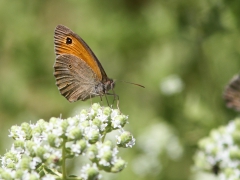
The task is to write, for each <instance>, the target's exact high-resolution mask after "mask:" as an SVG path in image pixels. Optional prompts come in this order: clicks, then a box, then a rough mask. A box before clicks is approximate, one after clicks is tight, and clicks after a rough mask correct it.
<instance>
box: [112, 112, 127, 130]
mask: <svg viewBox="0 0 240 180" xmlns="http://www.w3.org/2000/svg"><path fill="white" fill-rule="evenodd" d="M127 119H128V117H127V116H124V115H118V116H116V117H115V118H114V119H113V120H112V127H113V128H114V129H119V128H123V127H124V125H125V124H126V123H127Z"/></svg>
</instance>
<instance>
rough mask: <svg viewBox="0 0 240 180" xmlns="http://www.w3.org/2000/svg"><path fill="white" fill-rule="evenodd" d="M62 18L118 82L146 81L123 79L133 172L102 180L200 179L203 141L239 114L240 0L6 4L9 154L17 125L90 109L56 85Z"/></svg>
mask: <svg viewBox="0 0 240 180" xmlns="http://www.w3.org/2000/svg"><path fill="white" fill-rule="evenodd" d="M58 24H63V25H65V26H67V27H69V28H70V29H72V30H73V31H74V32H76V33H77V34H79V35H80V36H81V37H82V38H83V39H84V40H85V41H86V42H87V43H88V45H89V46H90V47H91V48H92V50H93V51H94V53H95V54H96V56H97V57H98V58H99V60H100V61H101V63H102V65H103V67H104V69H105V71H106V72H107V74H108V76H109V77H110V78H113V79H117V80H125V81H130V82H134V83H139V84H142V85H144V86H146V88H145V89H143V88H139V87H137V86H132V85H129V84H126V83H122V82H118V81H117V85H116V88H115V92H116V93H117V94H118V95H119V96H120V108H121V111H122V112H123V113H124V114H127V115H129V121H130V124H128V125H127V127H128V129H129V130H130V131H131V132H132V133H133V135H134V137H135V138H136V145H135V146H134V147H133V148H132V149H127V150H123V151H122V152H121V156H122V157H123V159H125V160H126V161H128V166H127V168H126V169H125V170H124V171H123V172H121V173H120V174H117V175H111V176H107V177H106V178H103V179H115V180H120V179H138V180H149V179H151V180H159V179H162V180H176V179H178V180H186V179H190V180H191V179H192V180H193V179H194V180H197V179H202V177H203V176H202V175H200V174H199V173H198V172H195V171H194V170H193V168H192V165H193V160H192V156H193V154H194V152H195V151H196V148H197V142H198V140H199V139H200V138H202V137H204V136H206V135H208V133H209V131H210V130H211V129H212V128H216V127H218V126H219V125H225V124H226V123H227V122H228V121H229V120H231V119H233V118H234V117H235V116H236V113H235V112H233V111H231V110H229V109H227V108H226V107H225V104H224V102H223V100H222V92H223V90H224V87H225V85H226V84H227V83H228V81H229V80H230V79H231V78H232V76H233V75H234V74H236V73H238V72H239V67H240V61H239V59H240V38H239V37H240V32H239V29H240V1H239V0H200V1H196V0H181V1H174V0H168V1H165V0H158V1H154V0H149V1H147V0H122V1H120V0H117V1H111V0H102V1H97V0H95V1H94V0H88V1H87V0H82V1H77V0H69V1H63V0H41V1H40V0H39V1H30V0H22V1H7V0H1V1H0V77H1V79H0V127H1V132H0V138H1V139H0V142H1V143H0V152H1V154H3V153H4V152H5V150H6V149H9V148H10V145H11V144H10V143H11V141H10V140H9V138H8V137H7V135H8V129H9V128H10V127H11V126H12V125H15V124H18V125H20V124H21V123H22V122H29V121H31V122H33V123H34V122H36V121H37V120H38V119H41V118H43V119H45V120H49V118H50V117H52V116H55V117H59V116H60V114H62V117H63V118H66V117H68V116H72V115H75V114H76V113H77V112H78V110H79V109H81V108H84V107H90V105H91V101H86V102H81V101H78V102H75V103H69V102H68V101H67V100H66V99H65V98H64V97H63V96H61V95H60V93H59V91H58V89H57V87H56V85H55V79H54V77H53V63H54V61H55V54H54V47H53V32H54V29H55V27H56V26H57V25H58ZM99 101H100V100H99V98H94V102H99ZM103 104H105V105H106V102H105V101H104V102H103ZM70 169H71V167H70ZM75 169H76V170H77V169H80V167H75ZM211 178H213V177H210V176H209V177H208V179H211ZM205 179H206V178H205Z"/></svg>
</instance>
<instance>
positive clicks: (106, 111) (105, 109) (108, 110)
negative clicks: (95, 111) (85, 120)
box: [103, 107, 112, 116]
mask: <svg viewBox="0 0 240 180" xmlns="http://www.w3.org/2000/svg"><path fill="white" fill-rule="evenodd" d="M111 113H112V109H111V108H110V107H105V108H104V109H103V114H104V115H106V116H110V115H111Z"/></svg>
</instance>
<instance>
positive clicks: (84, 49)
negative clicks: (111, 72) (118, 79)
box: [54, 25, 118, 102]
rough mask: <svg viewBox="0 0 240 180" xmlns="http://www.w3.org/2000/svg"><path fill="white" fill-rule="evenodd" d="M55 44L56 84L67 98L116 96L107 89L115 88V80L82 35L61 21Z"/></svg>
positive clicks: (72, 100)
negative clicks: (105, 69) (108, 74)
mask: <svg viewBox="0 0 240 180" xmlns="http://www.w3.org/2000/svg"><path fill="white" fill-rule="evenodd" d="M54 46H55V54H56V61H55V64H54V76H55V78H56V85H57V86H58V89H59V91H60V93H61V94H62V95H63V96H64V97H65V98H66V99H67V100H68V101H70V102H75V101H77V100H82V101H85V100H87V99H89V98H92V97H95V96H100V97H102V96H103V95H114V97H115V96H117V95H116V94H110V93H108V91H109V90H111V89H112V90H113V88H114V86H115V82H114V81H113V80H112V79H110V78H108V76H107V74H106V72H105V71H104V69H103V67H102V65H101V63H100V62H99V60H98V59H97V57H96V56H95V54H94V53H93V51H92V50H91V49H90V47H89V46H88V45H87V44H86V43H85V42H84V40H83V39H82V38H81V37H79V36H78V35H77V34H75V33H74V32H73V31H71V30H70V29H69V28H67V27H65V26H63V25H58V26H57V27H56V29H55V32H54ZM117 97H118V96H117Z"/></svg>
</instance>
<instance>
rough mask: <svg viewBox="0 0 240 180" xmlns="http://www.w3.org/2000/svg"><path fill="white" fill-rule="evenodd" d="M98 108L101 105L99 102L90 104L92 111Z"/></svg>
mask: <svg viewBox="0 0 240 180" xmlns="http://www.w3.org/2000/svg"><path fill="white" fill-rule="evenodd" d="M99 108H101V106H100V104H99V103H94V104H93V105H92V109H93V110H94V111H97V110H98V109H99Z"/></svg>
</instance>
